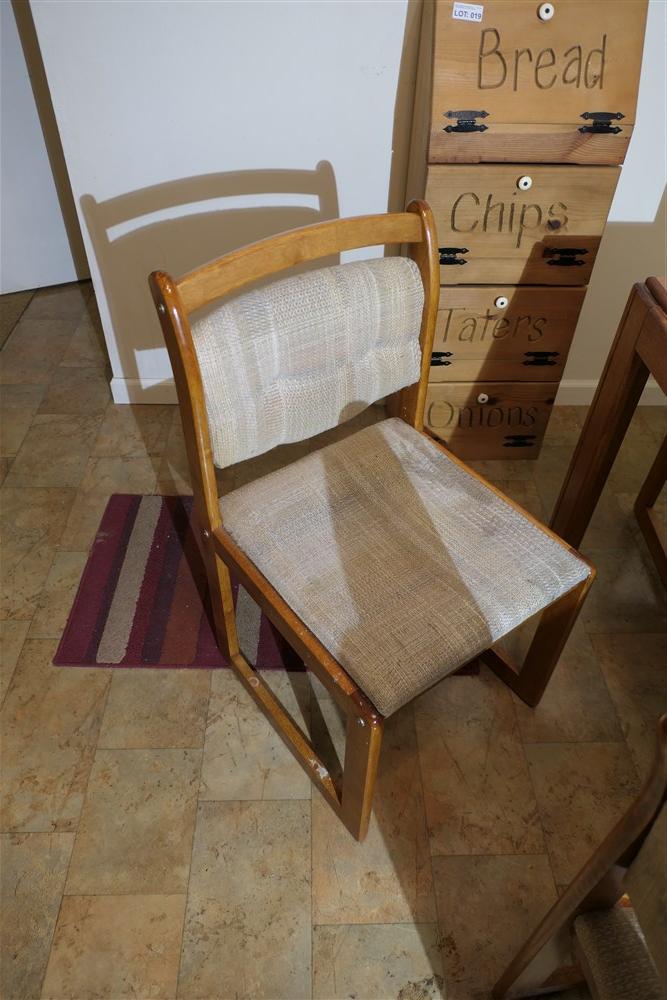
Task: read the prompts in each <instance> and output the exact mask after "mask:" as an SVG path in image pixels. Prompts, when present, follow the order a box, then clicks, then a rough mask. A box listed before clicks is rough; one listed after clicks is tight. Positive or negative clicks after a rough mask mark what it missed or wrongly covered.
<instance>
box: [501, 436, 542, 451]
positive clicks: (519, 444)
mask: <svg viewBox="0 0 667 1000" xmlns="http://www.w3.org/2000/svg"><path fill="white" fill-rule="evenodd" d="M534 447H535V435H534V434H506V435H505V443H504V445H503V448H534Z"/></svg>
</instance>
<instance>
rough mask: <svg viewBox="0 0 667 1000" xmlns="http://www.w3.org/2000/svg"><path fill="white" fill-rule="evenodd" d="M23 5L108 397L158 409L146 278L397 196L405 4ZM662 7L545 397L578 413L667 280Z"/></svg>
mask: <svg viewBox="0 0 667 1000" xmlns="http://www.w3.org/2000/svg"><path fill="white" fill-rule="evenodd" d="M610 2H611V0H610ZM31 6H32V10H33V15H34V19H35V25H36V29H37V34H38V37H39V43H40V47H41V51H42V55H43V59H44V64H45V67H46V72H47V76H48V80H49V86H50V89H51V94H52V99H53V104H54V109H55V113H56V117H57V120H58V125H59V129H60V134H61V138H62V144H63V149H64V152H65V158H66V160H67V164H68V169H69V173H70V179H71V183H72V189H73V192H74V196H75V201H76V204H77V209H78V211H79V214H80V217H81V222H82V229H83V234H84V240H85V242H86V247H87V251H88V255H89V260H90V265H91V272H92V277H93V281H94V283H95V288H96V292H97V295H98V300H99V302H100V312H101V315H102V321H103V325H104V329H105V335H106V338H107V343H108V347H109V353H110V356H111V362H112V367H113V375H114V379H113V383H112V386H113V390H114V395H115V398H116V399H117V400H119V401H120V400H126V399H143V400H146V401H150V400H161V399H169V400H171V399H174V394H173V388H172V386H171V373H170V370H169V364H168V360H167V356H166V351H165V349H164V347H163V346H162V339H161V335H160V332H159V328H158V325H157V322H156V319H155V316H154V314H153V309H152V304H151V302H150V300H149V297H148V293H147V290H146V284H145V277H146V275H147V274H148V272H149V271H150V270H152V269H153V268H156V267H163V268H166V269H167V270H173V271H174V272H176V273H179V272H182V271H183V270H186V269H188V268H191V267H194V266H196V265H197V264H198V263H200V262H201V261H203V260H206V259H208V258H210V257H212V256H215V255H216V254H217V253H220V252H223V251H224V250H227V249H231V248H232V247H233V246H237V245H240V244H241V243H244V242H247V241H248V240H249V239H253V238H259V237H261V236H262V235H268V234H269V233H271V232H275V231H278V230H280V229H285V228H289V227H290V226H293V225H298V224H302V223H304V222H307V221H312V220H314V219H316V218H325V217H331V216H332V215H335V214H337V213H339V214H340V215H353V214H357V213H363V212H374V211H384V210H386V208H387V204H388V193H389V201H390V203H391V205H392V207H397V206H398V204H400V202H401V201H402V191H401V185H402V177H403V168H404V158H405V157H404V153H405V146H406V142H407V133H408V118H409V115H408V114H407V110H408V106H409V98H410V94H411V89H412V86H411V85H412V79H413V70H414V62H415V58H416V43H417V31H416V27H417V25H418V14H419V2H418V0H411V2H410V3H408V2H407V0H387V2H384V0H380V2H365V0H349V2H347V0H332V2H317V0H307V2H289V0H286V2H281V0H277V2H268V3H260V2H251V0H247V2H243V0H240V2H233V0H232V2H213V3H208V2H206V3H201V2H199V0H190V2H182V0H173V2H166V0H156V2H147V0H133V2H132V3H116V2H114V0H95V2H90V0H88V2H82V3H79V2H72V0H32V3H31ZM665 12H666V4H665V3H664V2H663V0H651V5H650V14H649V28H648V32H647V46H646V55H645V60H644V66H643V72H642V84H641V90H640V98H639V112H638V123H637V128H636V133H635V138H634V140H633V145H632V147H631V151H630V154H629V156H628V160H627V162H626V165H625V167H624V170H623V174H622V179H621V182H620V184H619V187H618V190H617V195H616V199H615V201H614V204H613V207H612V211H611V215H610V223H609V226H608V229H607V233H606V235H605V238H604V240H603V243H602V247H601V250H600V255H599V258H598V263H597V266H596V269H595V271H594V276H593V281H592V284H591V289H590V293H589V295H588V298H587V302H586V305H585V306H584V310H583V313H582V317H581V320H580V323H579V328H578V332H577V335H576V338H575V344H574V347H573V350H572V355H571V361H570V362H569V363H568V366H567V369H566V373H565V383H564V386H563V389H562V391H561V393H560V394H559V400H560V401H569V402H586V401H588V400H589V399H590V398H591V396H592V392H593V389H594V386H595V383H596V380H597V378H598V375H599V373H600V371H601V369H602V365H603V363H604V358H605V357H606V354H607V351H608V349H609V344H610V342H611V339H612V337H613V334H614V330H615V328H616V325H617V322H618V319H619V317H620V314H621V312H622V307H623V303H624V302H625V299H626V298H627V295H628V291H629V289H630V285H631V284H632V282H633V281H635V280H641V279H642V278H644V277H646V276H647V275H648V274H650V273H660V272H663V273H664V271H665V270H667V265H666V264H665V262H664V216H661V215H660V213H659V208H658V206H659V204H660V195H661V193H662V190H663V188H664V179H665V165H664V145H665V138H664V135H665V133H664V128H665V116H664V94H665V86H664V71H665V70H664V19H665ZM397 95H398V96H397ZM392 150H393V162H392ZM319 161H329V163H330V164H331V167H332V169H333V174H332V171H331V169H329V168H327V167H321V168H320V169H319V170H318V171H315V168H316V165H317V164H318V162H319ZM254 171H261V172H262V173H259V174H254V173H252V172H254ZM184 179H188V180H184ZM133 192H134V194H132V193H133ZM253 192H260V193H254V194H253ZM195 202H197V203H198V205H197V204H194V203H195ZM663 211H664V209H663ZM193 213H194V214H193Z"/></svg>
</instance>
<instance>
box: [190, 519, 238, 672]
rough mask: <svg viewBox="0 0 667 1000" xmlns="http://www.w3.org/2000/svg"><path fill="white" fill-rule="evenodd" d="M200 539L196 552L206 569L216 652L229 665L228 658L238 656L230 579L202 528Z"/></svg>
mask: <svg viewBox="0 0 667 1000" xmlns="http://www.w3.org/2000/svg"><path fill="white" fill-rule="evenodd" d="M200 539H201V544H200V551H201V554H202V559H203V560H204V566H205V568H206V579H207V580H208V589H209V595H210V599H211V613H212V615H213V625H214V626H215V637H216V640H217V643H218V646H219V648H220V652H221V653H222V655H223V656H224V657H225V658H226V659H228V660H230V661H231V659H232V657H234V656H236V654H237V653H238V652H239V640H238V635H237V632H236V612H235V610H234V598H233V596H232V581H231V577H230V575H229V570H228V569H227V566H226V565H225V563H224V562H223V561H222V559H221V558H220V556H219V555H218V554H217V553H216V551H215V549H214V547H213V542H212V539H211V536H210V533H209V532H208V531H207V530H206V529H205V528H204V529H202V531H201V533H200Z"/></svg>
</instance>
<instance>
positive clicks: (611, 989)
mask: <svg viewBox="0 0 667 1000" xmlns="http://www.w3.org/2000/svg"><path fill="white" fill-rule="evenodd" d="M574 933H575V937H576V940H577V942H578V944H579V947H580V948H581V950H582V952H583V954H584V957H585V961H586V965H587V967H588V968H587V972H588V974H589V976H590V979H591V986H592V987H593V988H594V991H595V996H596V997H598V998H599V1000H667V995H666V994H665V993H664V992H663V990H662V987H661V986H660V980H659V979H658V974H657V972H656V968H655V965H654V964H653V962H652V960H651V956H650V955H649V953H648V951H647V949H646V945H645V943H644V940H643V938H642V934H641V931H640V929H639V924H638V923H637V920H636V919H635V915H634V913H633V912H632V910H630V909H628V908H626V907H620V906H617V907H615V908H614V909H612V910H597V911H594V912H592V913H582V914H581V915H580V916H578V917H577V919H576V920H575V922H574Z"/></svg>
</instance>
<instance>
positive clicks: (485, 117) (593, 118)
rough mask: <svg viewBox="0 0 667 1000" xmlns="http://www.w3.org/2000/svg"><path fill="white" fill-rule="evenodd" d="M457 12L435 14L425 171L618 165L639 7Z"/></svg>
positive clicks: (634, 2) (528, 6)
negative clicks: (493, 165)
mask: <svg viewBox="0 0 667 1000" xmlns="http://www.w3.org/2000/svg"><path fill="white" fill-rule="evenodd" d="M461 6H462V5H460V4H456V3H452V2H448V3H438V4H437V6H436V9H435V12H434V13H435V31H434V33H433V41H432V44H433V56H432V60H433V76H432V86H431V95H430V96H431V105H430V135H429V152H428V159H429V161H430V162H444V163H447V162H449V163H452V162H461V161H465V162H482V161H487V162H488V161H494V162H502V161H512V162H516V163H520V162H558V163H621V162H622V161H623V159H624V157H625V153H626V150H627V146H628V142H629V140H630V137H631V135H632V128H633V125H634V122H635V112H636V107H637V89H638V85H639V71H640V67H641V57H642V46H643V41H644V26H645V20H646V8H647V3H646V0H554V2H553V3H549V4H540V3H538V2H537V0H535V2H533V0H490V2H488V0H487V2H485V3H484V4H478V5H475V6H476V8H477V14H476V15H474V19H472V20H471V19H469V18H465V17H461V16H457V9H456V8H459V7H461ZM466 122H468V123H470V124H466ZM467 129H474V130H471V131H467Z"/></svg>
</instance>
